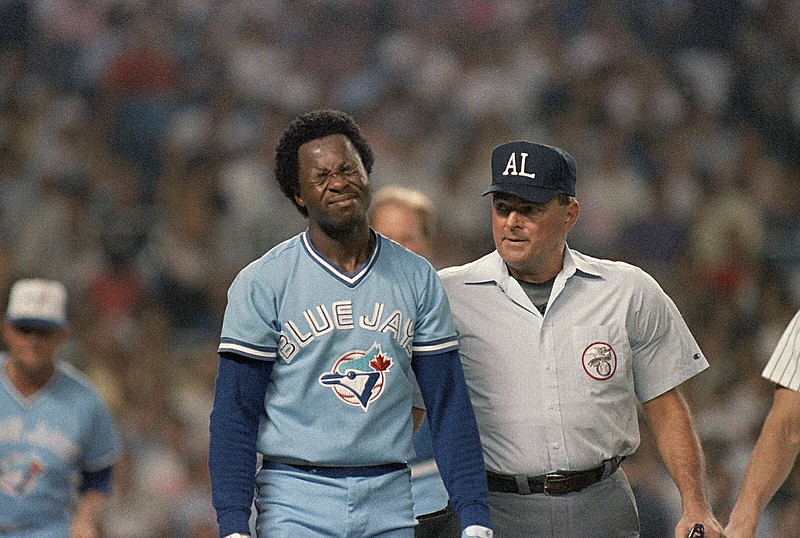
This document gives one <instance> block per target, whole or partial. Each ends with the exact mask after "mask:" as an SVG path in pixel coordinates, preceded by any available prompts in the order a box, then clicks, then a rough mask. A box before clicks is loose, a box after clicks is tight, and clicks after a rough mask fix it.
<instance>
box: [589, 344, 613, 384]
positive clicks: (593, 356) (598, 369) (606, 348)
mask: <svg viewBox="0 0 800 538" xmlns="http://www.w3.org/2000/svg"><path fill="white" fill-rule="evenodd" d="M582 359H583V369H584V370H585V371H586V373H587V374H589V377H591V378H592V379H596V380H598V381H603V380H605V379H608V378H610V377H611V376H613V375H614V372H616V371H617V353H616V352H615V351H614V348H612V347H611V344H607V343H606V342H594V343H592V344H589V346H587V347H586V349H585V350H584V351H583V357H582Z"/></svg>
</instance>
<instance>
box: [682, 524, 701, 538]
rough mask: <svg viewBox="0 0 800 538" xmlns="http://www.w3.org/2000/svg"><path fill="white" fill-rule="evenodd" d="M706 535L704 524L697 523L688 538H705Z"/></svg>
mask: <svg viewBox="0 0 800 538" xmlns="http://www.w3.org/2000/svg"><path fill="white" fill-rule="evenodd" d="M705 535H706V529H705V527H703V525H702V523H697V524H695V526H694V527H692V530H690V531H689V535H688V536H687V537H686V538H704V537H705Z"/></svg>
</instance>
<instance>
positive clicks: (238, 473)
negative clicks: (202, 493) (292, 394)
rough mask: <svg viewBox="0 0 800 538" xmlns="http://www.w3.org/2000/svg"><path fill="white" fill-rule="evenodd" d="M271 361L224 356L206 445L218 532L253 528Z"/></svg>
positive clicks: (230, 532)
mask: <svg viewBox="0 0 800 538" xmlns="http://www.w3.org/2000/svg"><path fill="white" fill-rule="evenodd" d="M273 364H274V363H273V362H271V361H270V362H267V361H258V360H252V359H245V358H243V357H240V356H238V355H234V354H228V353H225V354H221V355H220V360H219V371H218V373H217V379H216V384H215V387H214V407H213V409H212V410H211V423H210V426H209V431H210V439H209V447H208V470H209V474H210V476H211V502H212V504H213V505H214V509H215V510H216V511H217V523H218V524H219V533H220V536H227V535H228V534H232V533H235V532H241V533H249V532H250V524H249V522H250V511H251V506H252V503H253V496H254V494H255V471H256V440H257V438H258V421H259V417H260V414H261V409H262V407H263V406H264V396H265V395H266V392H267V382H268V381H269V377H270V374H271V373H272V365H273Z"/></svg>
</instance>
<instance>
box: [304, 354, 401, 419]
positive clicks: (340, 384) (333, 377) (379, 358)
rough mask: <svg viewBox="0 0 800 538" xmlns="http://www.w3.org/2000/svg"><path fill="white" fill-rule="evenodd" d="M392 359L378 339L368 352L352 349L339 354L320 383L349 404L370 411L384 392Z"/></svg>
mask: <svg viewBox="0 0 800 538" xmlns="http://www.w3.org/2000/svg"><path fill="white" fill-rule="evenodd" d="M392 362H393V359H392V358H391V357H389V356H387V355H386V354H385V353H384V352H383V350H382V349H381V346H380V344H378V343H377V342H375V343H374V344H373V345H372V347H371V348H369V350H367V351H366V352H364V351H350V352H349V353H345V354H344V355H342V356H341V357H339V359H338V360H337V361H336V363H335V364H334V365H333V369H332V370H331V371H330V373H327V374H323V375H322V376H320V378H319V382H320V384H321V385H323V386H326V387H330V388H332V389H333V392H334V393H335V394H336V396H337V397H338V398H339V399H340V400H342V401H343V402H345V403H346V404H349V405H355V406H360V407H361V408H362V409H363V410H364V412H366V411H367V408H368V407H369V404H370V403H372V402H374V401H375V400H377V399H378V398H379V397H380V395H381V394H382V393H383V389H384V387H385V383H386V376H385V373H386V372H388V371H389V368H391V366H392Z"/></svg>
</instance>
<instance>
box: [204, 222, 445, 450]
mask: <svg viewBox="0 0 800 538" xmlns="http://www.w3.org/2000/svg"><path fill="white" fill-rule="evenodd" d="M376 237H377V240H376V242H375V247H374V249H373V251H372V253H371V255H370V257H369V259H368V260H367V261H366V262H365V263H364V264H363V265H362V267H360V268H359V269H358V270H357V271H356V272H355V273H354V274H345V273H343V272H341V271H340V270H339V269H338V268H337V267H336V266H335V265H334V264H333V263H331V262H330V261H329V260H327V259H326V258H325V257H324V256H323V255H321V254H320V253H319V252H318V251H317V250H316V249H315V248H314V246H313V245H312V244H311V241H310V239H309V237H308V234H307V232H303V233H301V234H299V235H297V236H295V237H293V238H291V239H289V240H287V241H285V242H283V243H281V244H280V245H278V246H276V247H275V248H273V249H272V250H270V251H269V252H267V253H266V254H265V255H264V256H262V257H261V258H260V259H258V260H256V261H255V262H253V263H251V264H250V265H248V266H247V267H245V268H244V269H243V270H242V271H241V272H240V273H239V275H237V277H236V279H235V280H234V282H233V283H232V284H231V287H230V289H229V290H228V306H227V309H226V312H225V317H224V321H223V326H222V333H221V338H220V346H219V352H220V353H235V354H238V355H242V356H245V357H249V358H254V359H261V360H269V361H275V365H274V367H273V370H272V375H271V377H270V381H269V385H268V388H267V394H266V397H265V400H264V408H263V409H262V411H261V419H260V425H259V432H258V443H257V448H258V451H259V452H261V453H262V454H264V457H265V458H266V459H268V460H272V461H280V462H285V463H314V464H316V465H332V466H337V465H378V464H384V463H390V462H403V461H407V460H408V459H410V458H411V457H413V455H414V452H413V448H412V445H411V432H412V420H411V405H412V391H413V387H414V384H413V380H412V379H413V372H412V371H411V357H412V354H413V356H414V357H415V360H417V358H419V360H424V356H425V355H426V354H438V353H443V352H446V351H452V350H455V349H457V348H458V341H457V338H456V333H455V327H454V324H453V320H452V316H451V313H450V307H449V303H448V300H447V297H446V296H445V294H444V290H443V289H442V287H441V284H440V282H439V279H438V276H437V275H436V272H435V270H434V269H433V267H432V266H431V265H430V263H429V262H428V261H426V260H425V259H424V258H422V257H420V256H417V255H416V254H413V253H411V252H410V251H408V250H406V249H404V248H402V247H400V246H399V245H397V244H395V243H393V242H392V241H389V240H388V239H386V238H384V237H382V236H381V235H379V234H376Z"/></svg>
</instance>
